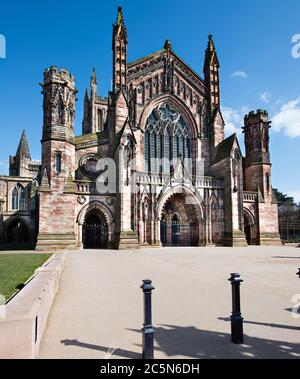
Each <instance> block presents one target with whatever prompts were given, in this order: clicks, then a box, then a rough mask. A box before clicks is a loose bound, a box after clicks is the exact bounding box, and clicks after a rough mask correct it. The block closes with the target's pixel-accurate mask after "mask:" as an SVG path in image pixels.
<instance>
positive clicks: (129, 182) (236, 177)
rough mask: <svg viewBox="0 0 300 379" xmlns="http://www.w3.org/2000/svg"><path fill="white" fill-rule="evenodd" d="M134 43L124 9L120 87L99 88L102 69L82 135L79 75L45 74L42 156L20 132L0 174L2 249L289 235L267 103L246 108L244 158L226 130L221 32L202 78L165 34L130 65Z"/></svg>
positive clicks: (227, 242) (116, 48)
mask: <svg viewBox="0 0 300 379" xmlns="http://www.w3.org/2000/svg"><path fill="white" fill-rule="evenodd" d="M127 45H128V39H127V30H126V27H125V23H124V19H123V15H122V9H121V8H119V10H118V15H117V20H116V23H115V25H114V26H113V84H112V90H111V91H110V92H109V94H108V97H105V98H102V97H100V96H98V91H97V75H96V72H95V70H93V72H92V76H91V82H90V90H89V91H86V94H85V99H84V119H83V123H82V135H80V136H75V132H74V120H75V104H76V94H77V90H76V87H75V78H74V76H73V75H72V74H71V73H70V72H68V71H67V70H65V69H61V70H59V69H58V68H57V67H54V66H52V67H50V68H49V69H46V70H45V71H44V80H43V83H42V94H43V114H44V117H43V129H42V142H41V143H42V157H41V161H38V162H37V161H33V160H32V159H31V155H30V150H29V146H28V142H27V138H26V134H25V132H23V135H22V138H21V141H20V143H19V146H18V149H17V152H16V155H15V156H11V157H10V162H9V166H10V167H9V175H8V176H1V177H0V247H1V246H2V248H9V247H11V248H24V247H26V246H32V247H34V248H36V249H39V250H51V249H71V250H72V249H82V248H86V249H107V248H108V249H137V248H139V247H145V246H152V247H155V246H157V247H161V246H173V247H181V246H247V245H279V244H281V242H280V237H279V232H278V213H277V201H276V198H275V195H274V192H273V189H272V176H271V160H270V151H269V129H270V127H271V122H270V121H269V117H268V113H267V111H265V110H257V111H255V112H250V113H249V114H247V115H246V116H245V121H244V128H243V132H244V143H245V156H244V157H243V156H242V153H241V149H240V146H239V142H238V139H237V136H236V135H235V134H234V135H232V136H230V137H229V138H226V139H225V137H224V126H225V125H224V120H223V117H222V114H221V109H220V76H219V69H220V66H219V60H218V56H217V52H216V48H215V45H214V42H213V38H212V36H209V40H208V45H207V49H206V52H205V62H204V78H203V79H202V78H201V77H200V76H199V75H198V74H197V73H196V72H194V71H193V70H192V69H191V68H190V67H189V66H188V65H187V64H186V63H184V62H183V61H182V60H181V59H180V57H178V56H177V55H176V53H175V52H174V51H173V49H172V45H171V43H170V41H168V40H167V41H166V42H165V45H164V47H163V48H162V49H161V50H159V51H157V52H155V53H153V54H151V55H149V56H147V57H145V58H142V59H139V60H137V61H135V62H132V63H128V62H127ZM110 162H113V163H114V165H112V166H114V167H112V168H113V169H112V170H110V166H111V164H110ZM106 187H107V190H105V188H106ZM100 188H101V190H100Z"/></svg>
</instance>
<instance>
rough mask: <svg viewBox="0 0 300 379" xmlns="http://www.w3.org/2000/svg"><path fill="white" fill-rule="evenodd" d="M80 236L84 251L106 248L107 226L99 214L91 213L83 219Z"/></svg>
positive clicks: (102, 216)
mask: <svg viewBox="0 0 300 379" xmlns="http://www.w3.org/2000/svg"><path fill="white" fill-rule="evenodd" d="M82 234H83V235H82V240H83V247H84V249H106V248H107V247H108V225H107V222H106V219H105V217H104V215H103V214H101V213H100V212H91V213H89V214H88V215H87V216H86V217H85V220H84V224H83V228H82Z"/></svg>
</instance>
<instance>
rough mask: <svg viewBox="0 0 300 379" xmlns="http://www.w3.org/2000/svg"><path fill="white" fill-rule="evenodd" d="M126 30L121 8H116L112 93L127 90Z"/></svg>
mask: <svg viewBox="0 0 300 379" xmlns="http://www.w3.org/2000/svg"><path fill="white" fill-rule="evenodd" d="M127 43H128V40H127V30H126V26H125V23H124V19H123V13H122V8H121V7H119V8H118V16H117V21H116V24H115V25H114V26H113V45H112V49H113V91H114V92H116V91H118V90H120V89H125V90H126V88H127Z"/></svg>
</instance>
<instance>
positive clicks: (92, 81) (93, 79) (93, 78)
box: [91, 67, 97, 84]
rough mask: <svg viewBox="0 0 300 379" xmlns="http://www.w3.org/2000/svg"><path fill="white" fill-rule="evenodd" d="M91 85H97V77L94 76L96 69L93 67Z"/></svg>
mask: <svg viewBox="0 0 300 379" xmlns="http://www.w3.org/2000/svg"><path fill="white" fill-rule="evenodd" d="M91 83H92V84H97V76H96V69H95V67H93V71H92V76H91Z"/></svg>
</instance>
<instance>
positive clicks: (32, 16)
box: [0, 0, 300, 201]
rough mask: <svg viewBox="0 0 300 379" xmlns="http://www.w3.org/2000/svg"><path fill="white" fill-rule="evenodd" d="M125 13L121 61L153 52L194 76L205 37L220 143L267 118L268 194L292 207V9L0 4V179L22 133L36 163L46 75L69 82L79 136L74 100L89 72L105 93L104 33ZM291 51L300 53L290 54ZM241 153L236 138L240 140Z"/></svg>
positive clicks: (298, 10) (277, 4)
mask: <svg viewBox="0 0 300 379" xmlns="http://www.w3.org/2000/svg"><path fill="white" fill-rule="evenodd" d="M119 4H120V5H122V6H123V9H124V17H125V21H126V25H127V29H128V35H129V46H128V49H129V60H130V61H131V60H135V59H137V58H140V57H142V56H144V55H147V54H149V53H151V52H153V51H155V50H158V49H160V48H162V46H163V44H164V41H165V40H166V39H167V38H169V39H170V40H171V42H172V45H173V49H174V51H175V52H176V53H177V54H178V55H179V56H181V58H182V59H183V60H185V61H186V62H187V63H188V64H189V65H190V66H191V67H192V68H193V69H194V70H195V71H197V72H198V73H200V74H201V76H202V69H203V61H204V51H205V48H206V44H207V36H208V34H209V33H213V35H214V39H215V44H216V47H217V50H218V55H219V59H220V64H221V96H222V109H223V113H224V117H225V119H226V121H227V126H226V129H227V134H230V132H232V131H240V128H241V126H242V123H243V116H244V114H245V113H246V112H248V111H249V110H252V109H257V108H263V109H268V110H269V113H270V117H271V119H273V120H274V123H273V129H272V132H271V153H272V161H273V186H274V187H278V188H279V189H280V190H282V191H284V192H287V193H289V194H292V195H295V196H296V198H297V200H299V201H300V175H299V167H300V154H299V147H300V145H299V142H300V100H299V99H300V59H295V58H293V57H292V48H293V46H294V45H293V43H292V42H291V39H292V37H293V36H294V35H295V34H300V24H299V15H300V2H299V0H286V1H281V0H251V1H250V0H247V1H246V0H243V1H240V0H227V1H226V2H225V1H214V2H212V1H202V0H186V1H182V0H151V1H138V0H126V1H125V0H123V1H122V0H119V1H115V0H104V1H102V0H101V1H95V0H93V1H92V0H85V1H78V0H77V1H74V0H73V1H71V0H69V1H67V0H61V1H59V2H53V1H49V0H43V1H38V0H36V1H34V0H27V1H26V2H24V1H21V0H15V1H13V2H5V3H4V2H3V4H2V5H1V13H0V34H3V35H4V36H5V38H6V45H7V51H6V59H0V130H1V133H0V173H2V174H3V173H4V174H5V173H7V161H8V156H9V154H15V151H16V149H17V144H18V142H19V139H20V136H21V133H22V130H23V129H26V132H27V135H28V139H29V142H30V149H31V154H32V158H34V159H40V139H41V131H42V96H41V94H40V91H41V88H40V87H39V85H38V83H39V82H41V81H42V74H43V70H44V69H45V68H46V67H49V66H50V65H57V66H59V67H65V68H67V69H68V70H70V71H71V72H72V73H73V74H74V75H75V77H76V80H77V88H78V90H79V93H78V99H79V101H78V103H77V114H76V132H77V134H80V132H81V121H82V110H83V96H84V91H85V88H86V86H88V84H89V78H90V74H91V71H92V68H93V67H95V68H96V71H97V76H98V82H99V85H98V88H99V93H100V94H101V95H103V96H104V95H106V94H107V91H108V90H109V89H110V85H111V69H112V67H111V62H112V55H111V35H112V23H113V22H114V21H115V18H116V10H117V6H118V5H119ZM299 50H300V49H299ZM240 142H241V145H243V135H240Z"/></svg>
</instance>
